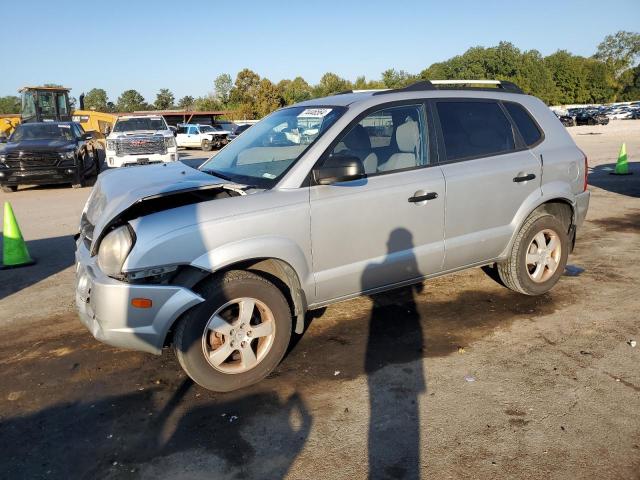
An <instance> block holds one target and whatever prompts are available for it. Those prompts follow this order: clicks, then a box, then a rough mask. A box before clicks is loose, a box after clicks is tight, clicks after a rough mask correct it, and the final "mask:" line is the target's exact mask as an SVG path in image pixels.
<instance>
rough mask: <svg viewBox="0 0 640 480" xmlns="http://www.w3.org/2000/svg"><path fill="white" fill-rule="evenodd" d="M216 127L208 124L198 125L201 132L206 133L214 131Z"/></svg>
mask: <svg viewBox="0 0 640 480" xmlns="http://www.w3.org/2000/svg"><path fill="white" fill-rule="evenodd" d="M215 131H216V129H215V128H213V127H211V126H209V125H200V132H201V133H208V132H215Z"/></svg>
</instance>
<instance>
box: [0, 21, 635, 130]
mask: <svg viewBox="0 0 640 480" xmlns="http://www.w3.org/2000/svg"><path fill="white" fill-rule="evenodd" d="M639 58H640V34H638V33H634V32H625V31H620V32H617V33H616V34H613V35H607V36H606V37H605V39H604V40H603V41H602V42H601V43H600V44H599V45H598V48H597V51H596V53H595V54H594V55H593V56H591V57H582V56H579V55H573V54H571V53H569V52H568V51H566V50H558V51H557V52H555V53H553V54H551V55H548V56H546V57H545V56H543V55H542V54H541V53H540V52H538V51H537V50H525V51H522V50H520V49H518V48H517V47H515V46H514V45H513V44H512V43H509V42H500V43H499V44H498V45H497V46H495V47H488V48H487V47H473V48H470V49H468V50H467V51H466V52H464V53H463V54H462V55H457V56H455V57H453V58H450V59H448V60H446V61H444V62H438V63H434V64H432V65H431V66H429V67H428V68H426V69H424V70H422V71H421V72H419V73H417V74H412V73H409V72H406V71H404V70H395V69H388V70H385V71H384V72H382V74H381V76H380V78H379V79H375V80H367V79H366V78H365V77H364V76H360V77H357V78H356V79H355V81H350V80H347V79H344V78H342V77H340V76H339V75H337V74H335V73H332V72H328V73H325V74H324V75H323V76H322V78H321V79H320V81H319V83H318V84H316V85H311V84H309V83H308V82H307V81H306V80H305V79H304V78H302V77H295V78H294V79H293V80H289V79H285V80H281V81H280V82H278V83H274V82H272V81H271V80H269V79H268V78H263V77H260V75H258V74H257V73H256V72H253V71H252V70H250V69H248V68H245V69H244V70H242V71H240V72H239V73H238V74H237V75H236V78H235V81H234V80H233V79H232V78H231V76H230V75H229V74H227V73H223V74H221V75H219V76H218V77H217V78H216V79H215V80H214V82H213V92H212V93H210V94H208V95H205V96H202V97H197V98H194V97H192V96H190V95H187V96H184V97H182V98H180V99H178V100H177V101H176V98H175V96H174V94H173V93H172V92H171V91H170V90H169V89H167V88H162V89H160V91H159V92H158V93H157V95H156V98H155V100H154V101H153V102H152V103H147V101H146V100H145V98H144V97H143V96H142V94H140V93H139V92H138V91H137V90H126V91H124V92H122V94H121V95H120V96H119V97H118V98H117V100H116V101H115V102H112V101H110V100H109V98H108V96H107V92H106V91H105V90H104V89H102V88H94V89H92V90H90V91H89V92H87V94H86V95H85V97H84V104H85V108H86V109H93V110H97V111H103V112H133V111H139V110H169V109H175V108H177V109H183V110H194V111H206V110H227V111H232V112H233V117H234V118H244V119H252V118H260V117H263V116H265V115H267V114H269V113H271V112H272V111H274V110H276V109H278V108H280V107H282V106H286V105H291V104H293V103H297V102H300V101H303V100H309V99H312V98H317V97H323V96H327V95H331V94H335V93H339V92H342V91H345V90H353V89H358V90H360V89H377V88H401V87H404V86H407V85H410V84H411V83H414V82H416V81H420V80H431V79H484V78H488V79H498V80H509V81H512V82H514V83H516V84H517V85H519V86H520V87H521V88H522V89H523V90H524V91H525V92H526V93H529V94H532V95H535V96H537V97H539V98H540V99H542V100H543V101H544V102H546V103H547V104H549V105H566V104H574V103H608V102H614V101H629V100H639V99H640V65H637V61H638V59H639ZM19 110H20V102H19V99H18V97H13V96H8V97H1V98H0V113H17V112H19Z"/></svg>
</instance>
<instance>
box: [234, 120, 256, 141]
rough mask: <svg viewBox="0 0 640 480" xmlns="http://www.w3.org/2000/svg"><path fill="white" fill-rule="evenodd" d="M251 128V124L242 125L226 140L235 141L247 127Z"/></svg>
mask: <svg viewBox="0 0 640 480" xmlns="http://www.w3.org/2000/svg"><path fill="white" fill-rule="evenodd" d="M250 126H251V124H248V123H245V124H244V125H238V126H237V127H236V128H235V129H234V130H233V132H232V133H231V135H229V137H228V139H229V141H231V140H235V139H236V138H238V136H239V135H240V134H241V133H242V132H244V131H246V130H247V129H248V128H249V127H250Z"/></svg>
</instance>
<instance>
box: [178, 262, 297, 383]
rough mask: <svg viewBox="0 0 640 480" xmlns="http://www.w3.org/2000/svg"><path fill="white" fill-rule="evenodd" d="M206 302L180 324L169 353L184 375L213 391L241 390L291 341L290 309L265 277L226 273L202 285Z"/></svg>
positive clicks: (266, 370) (274, 361) (276, 360)
mask: <svg viewBox="0 0 640 480" xmlns="http://www.w3.org/2000/svg"><path fill="white" fill-rule="evenodd" d="M200 294H201V295H202V296H203V297H204V298H206V300H205V301H204V302H203V303H201V304H200V305H197V306H196V307H194V308H193V309H191V310H190V311H189V312H187V314H186V315H185V316H184V317H183V318H182V319H181V320H180V323H179V324H178V326H177V328H176V331H175V335H174V342H173V343H174V350H175V353H176V357H177V358H178V361H179V362H180V365H181V366H182V368H183V369H184V371H185V372H186V373H187V375H189V377H191V378H192V379H193V381H195V382H196V383H198V384H199V385H201V386H203V387H204V388H207V389H209V390H213V391H217V392H228V391H231V390H237V389H239V388H242V387H246V386H248V385H251V384H253V383H256V382H258V381H260V380H262V379H263V378H264V377H266V376H267V375H268V374H269V373H270V372H271V371H272V370H273V369H274V368H275V367H276V366H277V365H278V363H280V360H282V357H283V356H284V354H285V352H286V349H287V346H288V345H289V340H290V338H291V324H292V319H291V311H290V309H289V305H288V303H287V301H286V299H285V298H284V296H283V295H282V292H281V291H280V290H279V289H278V288H277V287H276V286H275V285H273V284H272V283H270V282H268V281H267V280H265V279H264V278H262V277H260V276H258V275H255V274H253V273H250V272H245V271H230V272H227V273H226V274H224V275H223V276H221V277H218V278H214V279H212V280H211V281H209V282H208V283H207V284H205V285H204V286H203V288H202V289H201V291H200Z"/></svg>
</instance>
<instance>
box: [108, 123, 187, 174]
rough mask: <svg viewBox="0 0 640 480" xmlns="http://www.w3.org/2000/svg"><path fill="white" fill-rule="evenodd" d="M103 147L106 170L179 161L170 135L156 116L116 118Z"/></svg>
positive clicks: (167, 128) (165, 125) (166, 127)
mask: <svg viewBox="0 0 640 480" xmlns="http://www.w3.org/2000/svg"><path fill="white" fill-rule="evenodd" d="M106 143H107V145H106V146H107V149H106V157H107V165H108V166H109V167H130V166H133V165H149V164H154V163H167V162H175V161H176V160H178V159H179V157H178V147H177V146H176V140H175V137H174V134H173V132H172V131H171V129H170V128H169V126H168V125H167V122H165V120H164V118H163V117H161V116H159V115H126V116H120V117H118V118H117V120H116V122H115V123H114V125H113V130H112V131H111V132H110V133H109V136H108V137H107V142H106Z"/></svg>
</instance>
